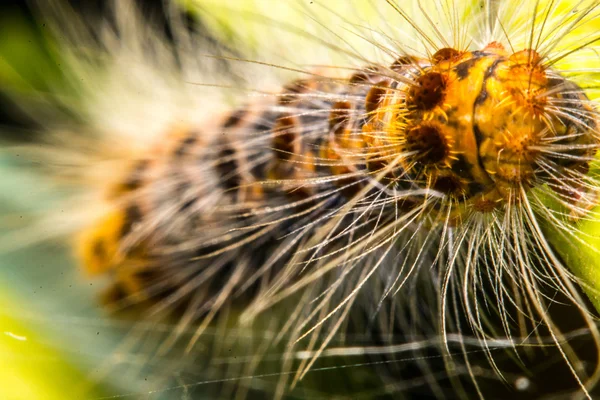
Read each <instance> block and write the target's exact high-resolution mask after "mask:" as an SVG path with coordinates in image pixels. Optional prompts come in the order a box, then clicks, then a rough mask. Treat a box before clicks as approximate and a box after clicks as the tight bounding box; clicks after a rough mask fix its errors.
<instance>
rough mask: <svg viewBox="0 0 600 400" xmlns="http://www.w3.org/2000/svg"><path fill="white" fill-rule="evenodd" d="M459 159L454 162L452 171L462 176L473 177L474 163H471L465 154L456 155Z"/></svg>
mask: <svg viewBox="0 0 600 400" xmlns="http://www.w3.org/2000/svg"><path fill="white" fill-rule="evenodd" d="M456 158H457V160H456V161H454V163H452V171H453V172H454V173H455V174H457V175H458V176H460V177H463V178H468V179H469V180H471V179H472V176H471V170H472V169H473V164H471V163H470V162H469V161H468V160H467V159H466V157H465V156H464V155H463V154H458V155H457V156H456Z"/></svg>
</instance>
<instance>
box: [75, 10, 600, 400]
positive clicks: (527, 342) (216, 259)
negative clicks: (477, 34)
mask: <svg viewBox="0 0 600 400" xmlns="http://www.w3.org/2000/svg"><path fill="white" fill-rule="evenodd" d="M418 5H419V7H417V8H420V9H421V15H420V18H422V19H424V20H425V25H427V26H429V28H428V29H429V30H430V31H431V32H433V33H427V32H429V31H428V30H426V29H425V28H423V27H422V26H420V25H419V24H418V23H417V22H416V21H417V19H418V18H417V17H416V13H417V11H414V12H413V14H415V15H413V14H410V13H408V11H406V9H405V8H403V7H402V6H401V5H399V4H396V3H394V2H392V1H390V2H388V4H387V5H386V7H387V8H388V9H389V10H391V11H394V12H396V13H397V14H398V15H399V16H401V17H402V18H403V19H404V22H405V24H406V29H409V28H410V29H412V30H414V32H415V37H416V38H417V39H416V41H415V42H418V43H420V44H422V45H423V49H422V50H416V49H415V48H413V46H409V45H406V46H403V45H402V44H401V42H400V41H396V40H390V44H389V45H388V44H379V43H372V46H374V47H375V48H378V49H379V50H380V52H381V53H382V58H385V59H386V60H387V62H377V63H373V62H365V61H366V60H364V57H362V56H360V57H359V56H356V58H357V59H359V60H360V61H361V63H360V65H359V66H356V65H350V66H348V67H346V66H343V67H344V68H346V72H345V73H340V72H339V71H338V70H336V68H331V67H327V66H325V67H323V66H322V67H321V68H318V69H316V68H313V69H304V68H295V67H294V68H292V67H288V66H274V65H272V64H270V63H266V62H262V61H254V60H247V59H243V58H240V57H234V56H231V55H226V56H215V57H211V58H216V59H220V60H224V61H225V62H227V63H229V64H234V65H235V64H236V63H250V64H258V65H259V66H264V67H269V66H271V67H272V68H281V69H287V70H291V71H292V72H296V73H302V74H303V75H304V76H301V77H296V78H294V79H292V80H290V81H288V82H286V83H283V85H282V89H279V90H270V89H262V88H258V89H256V90H255V91H254V94H255V96H253V97H252V98H244V100H243V101H242V102H238V104H236V105H235V106H234V107H231V108H230V109H229V110H226V111H219V112H214V113H213V112H212V111H211V112H208V111H206V110H202V109H199V110H197V113H198V114H202V115H201V117H200V118H199V120H200V122H197V121H183V122H182V121H179V120H177V121H175V120H174V121H172V122H171V121H170V122H169V127H168V128H165V129H164V131H163V132H162V133H161V134H159V135H158V136H157V137H156V138H153V139H152V140H149V141H148V142H149V143H143V144H140V145H139V146H138V145H137V144H135V146H131V147H137V149H136V150H135V151H127V152H125V153H126V156H121V157H120V160H119V161H118V163H117V165H118V167H117V168H114V169H111V172H110V173H109V174H106V176H104V177H103V179H101V182H100V185H99V190H98V191H96V192H94V194H93V196H94V201H95V202H98V203H102V204H103V206H102V211H101V212H100V213H99V214H100V216H99V217H94V218H91V217H86V218H85V223H84V224H82V225H85V226H84V227H83V228H82V229H77V230H78V232H77V233H75V234H74V235H73V236H75V237H76V245H75V247H76V250H77V254H78V259H79V260H80V262H81V264H82V265H83V267H84V268H85V269H86V270H87V272H89V273H91V274H92V275H100V276H104V277H105V278H108V281H109V286H108V288H107V289H106V290H105V291H104V292H103V293H104V294H103V295H102V299H103V302H104V303H105V304H106V305H107V306H108V307H109V308H110V309H112V310H114V311H119V310H120V311H126V310H127V311H130V310H136V312H135V313H134V317H135V318H136V319H141V320H142V321H164V320H167V321H169V322H170V323H172V325H171V328H172V329H171V330H170V331H169V332H168V333H167V335H166V338H162V339H161V341H160V343H159V344H158V345H157V346H156V347H157V349H156V351H157V352H158V354H175V353H177V354H178V352H179V351H181V349H180V348H179V347H178V345H180V344H181V343H183V349H184V352H185V353H186V354H188V357H187V358H186V360H188V361H186V362H185V363H184V364H190V365H191V366H190V365H186V367H185V369H183V370H184V371H189V370H190V369H192V370H193V368H194V365H202V364H203V363H202V361H199V360H198V358H201V357H199V356H198V355H196V356H192V355H190V354H195V353H194V352H197V351H199V350H198V348H201V347H202V346H201V340H202V338H203V337H204V334H205V333H206V331H207V330H208V329H209V327H210V326H212V325H214V324H217V325H221V324H222V325H225V326H228V325H230V324H234V326H235V327H236V328H242V329H250V327H251V326H253V325H257V324H263V323H264V324H266V325H268V326H270V327H273V330H274V331H275V332H277V334H276V335H275V336H273V337H270V338H269V339H264V340H263V341H261V342H260V343H259V345H258V346H253V347H252V350H251V351H252V353H251V354H252V356H251V357H250V359H249V361H248V362H247V364H244V365H243V367H242V366H239V368H238V369H236V368H233V369H232V370H227V368H225V371H223V370H221V369H219V368H215V370H216V371H218V374H221V375H217V378H215V384H218V386H219V390H220V391H219V392H218V393H219V395H220V396H223V397H229V396H230V395H232V393H233V392H231V390H234V391H235V393H236V395H237V396H238V397H244V396H250V397H252V396H258V395H259V393H260V395H261V396H265V393H266V397H272V396H275V397H284V396H288V395H290V396H294V395H296V396H301V397H304V396H310V394H309V392H304V391H302V390H304V389H302V388H301V389H298V388H297V386H298V385H299V382H301V381H302V379H304V378H305V377H306V376H308V375H307V374H308V372H310V371H313V370H316V371H318V370H319V365H321V364H319V363H320V362H321V359H325V360H327V359H328V358H329V357H334V356H335V355H336V354H339V355H340V356H347V355H348V354H352V352H353V351H358V353H359V354H361V355H362V356H366V357H369V356H372V358H371V359H370V360H371V362H370V363H368V362H367V363H366V364H367V365H372V366H373V369H376V370H377V371H382V369H381V368H383V372H382V375H383V376H384V378H383V381H384V382H385V385H383V384H382V383H381V380H377V382H378V383H377V384H375V386H376V388H377V390H374V391H371V392H369V391H366V392H365V393H366V394H364V395H363V396H364V397H377V396H384V395H389V396H400V395H406V396H409V397H410V396H413V395H415V394H417V395H418V394H421V395H423V394H425V395H429V396H434V397H442V398H443V397H449V398H455V397H464V398H475V397H480V398H494V396H495V395H494V394H493V393H492V392H491V391H490V389H486V387H485V385H484V386H481V384H480V382H481V381H482V380H486V379H490V378H489V377H490V376H493V377H494V378H493V380H495V381H501V379H502V378H504V379H507V378H506V375H510V374H512V372H508V371H507V370H505V369H504V365H505V364H507V363H508V364H510V363H513V364H514V362H513V360H511V359H510V358H511V356H512V355H514V356H516V358H517V359H521V361H520V362H521V363H522V364H524V365H528V362H527V361H526V359H527V357H528V354H527V351H529V350H523V349H526V348H527V349H528V348H530V347H531V348H534V347H535V346H536V345H538V346H540V347H544V346H548V345H551V346H552V348H553V349H554V351H556V352H557V355H558V357H559V358H561V360H562V361H561V365H563V366H564V367H565V368H566V370H567V371H568V372H569V374H570V376H569V378H568V379H567V378H565V379H567V380H568V381H569V382H571V381H572V382H571V383H572V385H571V386H570V389H572V390H575V391H576V392H577V393H578V394H579V395H584V396H588V397H590V396H592V394H591V393H593V392H592V391H593V389H594V388H595V386H596V383H597V381H598V379H599V377H600V364H599V363H598V361H597V360H595V362H593V363H588V364H584V363H583V362H582V361H581V359H582V358H584V357H583V356H582V354H580V353H581V352H582V350H581V349H575V347H574V345H573V344H572V343H571V341H570V340H569V336H568V335H566V334H565V333H564V332H563V331H562V328H561V327H560V325H559V324H558V323H556V322H555V320H554V318H553V316H552V314H551V312H550V309H551V308H552V309H557V308H560V306H559V305H554V303H561V302H562V303H567V304H570V306H571V308H570V310H575V311H576V312H575V313H574V314H577V316H576V317H573V318H574V319H577V320H580V323H581V324H583V325H584V326H585V327H586V335H587V336H588V337H589V338H591V339H590V340H589V342H586V345H587V346H588V347H586V348H584V349H583V353H593V354H594V356H593V357H592V358H594V359H595V357H596V356H597V354H598V352H599V351H600V350H599V349H600V346H598V344H599V343H600V334H599V333H598V331H597V327H596V321H595V317H593V312H592V310H591V309H590V306H589V305H588V304H587V303H586V301H587V300H586V298H585V295H584V294H583V293H582V292H581V291H580V289H579V286H578V285H581V286H583V288H584V289H585V290H586V293H588V295H589V296H590V297H591V298H592V299H593V298H594V296H595V291H594V288H593V287H591V285H590V284H587V283H586V282H585V281H584V280H582V279H581V278H580V277H577V276H576V274H574V273H572V272H571V271H570V270H569V268H568V267H569V266H568V265H566V264H565V263H564V261H563V260H562V258H561V254H560V252H558V251H557V249H556V243H557V242H555V241H554V240H553V238H552V236H553V235H557V236H559V237H561V238H563V242H565V241H566V242H569V241H570V242H574V243H575V245H582V246H583V244H581V243H580V242H581V241H580V240H579V239H578V236H577V235H578V233H579V232H578V230H577V227H576V225H575V224H576V222H577V221H586V220H588V219H590V218H592V217H591V216H590V214H589V211H590V209H591V208H592V207H594V205H595V198H596V194H597V189H598V184H597V182H596V179H595V178H594V176H593V174H591V173H590V172H589V171H590V169H592V170H593V169H594V162H595V161H594V160H595V154H596V152H597V150H598V146H599V144H600V134H599V130H598V124H599V114H598V110H597V106H596V104H595V101H594V100H593V98H592V96H591V94H590V93H592V92H593V91H591V90H590V86H593V85H592V84H590V83H589V82H587V81H586V80H585V78H586V76H585V75H584V76H583V79H582V76H580V75H579V74H578V73H577V71H576V70H575V69H573V70H570V69H568V68H564V67H560V65H561V62H562V61H563V60H564V59H565V58H569V57H570V56H572V55H573V54H578V53H581V52H585V51H588V50H590V49H591V50H592V54H593V49H594V48H595V46H597V43H598V41H599V40H600V39H599V38H598V37H597V35H595V34H590V35H589V36H586V37H584V40H583V44H580V45H576V44H575V43H568V44H569V45H570V46H571V48H568V47H567V48H565V47H564V46H562V41H563V36H565V35H566V34H567V33H568V32H570V31H575V30H578V29H581V27H584V26H586V24H591V23H592V22H593V21H595V20H596V18H598V17H599V14H600V8H599V5H598V4H597V2H581V3H579V4H577V5H574V6H569V5H566V4H565V3H564V2H555V1H549V2H547V3H543V4H541V3H539V2H538V3H536V4H535V6H534V9H533V14H532V15H533V16H532V17H531V20H530V21H529V25H528V24H524V25H525V28H524V29H523V32H524V33H522V34H521V36H523V37H525V39H524V40H523V39H519V40H517V37H516V35H515V37H513V36H512V35H511V34H510V32H506V29H507V27H506V26H505V25H509V24H508V23H509V22H511V21H512V20H508V21H507V20H506V17H505V15H506V14H507V12H508V8H507V6H501V5H500V6H499V5H497V4H496V3H494V2H490V3H485V4H484V5H482V7H485V12H484V13H482V14H481V15H480V16H481V17H486V18H487V20H486V21H484V22H485V24H484V25H485V26H486V28H485V31H484V35H482V36H484V37H481V38H476V40H475V39H471V40H470V41H467V40H464V36H466V34H465V33H464V32H466V29H465V30H463V29H462V28H459V27H458V24H459V23H458V22H457V21H456V20H457V19H458V15H459V14H458V12H456V11H452V10H453V7H458V6H461V7H463V8H464V9H465V10H467V11H468V10H469V7H468V6H463V5H460V4H459V3H456V4H455V3H454V2H445V3H444V4H443V5H441V6H434V5H431V4H428V5H429V6H431V7H434V9H436V10H438V12H440V13H441V14H442V15H443V16H445V17H447V19H448V21H450V27H451V28H452V29H453V32H452V33H453V34H454V37H453V38H452V40H453V41H454V43H451V40H450V39H448V38H446V37H445V36H444V33H443V32H442V31H441V30H440V28H438V27H437V25H438V23H439V22H440V21H434V20H433V19H432V17H430V16H428V14H427V13H426V12H425V11H424V9H425V7H424V5H423V4H421V3H420V2H418ZM372 7H376V6H375V5H374V4H372ZM377 7H379V6H377ZM417 8H413V9H414V10H416V9H417ZM440 10H441V11H440ZM495 13H497V15H496V14H495ZM473 14H474V12H473ZM490 15H491V16H492V18H490V17H489V16H490ZM494 18H498V21H495V20H494ZM502 21H504V22H502ZM480 23H482V21H481V20H478V19H476V18H475V24H480ZM340 41H342V39H341V38H340ZM327 45H328V46H329V48H330V50H331V51H336V50H337V51H339V52H343V51H342V50H341V48H340V47H339V44H338V43H337V42H334V41H332V42H327ZM588 57H589V58H590V59H593V60H594V61H597V60H595V58H594V57H595V56H593V55H592V56H588ZM205 58H209V57H206V56H205ZM576 61H577V59H576ZM348 70H349V71H350V72H348ZM596 70H597V69H594V71H596ZM195 83H196V82H186V85H188V86H192V87H193V86H194V84H195ZM198 83H201V82H198ZM592 94H593V93H592ZM591 98H592V99H591ZM102 140H103V139H101V140H100V141H102ZM123 147H127V144H124V145H123ZM89 214H90V215H92V212H91V211H90V212H89ZM573 221H575V222H573ZM549 232H551V233H549ZM559 299H560V300H559ZM137 310H140V311H139V313H138V312H137ZM230 314H236V316H235V317H231V316H230ZM219 321H225V322H219ZM232 321H233V322H232ZM259 321H262V322H259ZM228 329H229V328H222V333H223V337H218V336H217V337H216V338H214V339H212V342H211V345H212V346H217V347H219V346H221V345H222V343H220V341H222V342H228V340H231V339H227V340H226V339H225V337H226V336H227V332H228ZM231 330H232V331H233V328H231ZM365 334H368V337H369V339H367V341H366V342H365V340H364V339H355V337H359V336H360V335H365ZM363 337H364V336H363ZM271 341H273V342H274V343H277V344H272V343H270V342H271ZM373 343H377V344H381V346H375V345H373ZM334 344H335V345H334ZM278 346H280V351H281V352H282V353H281V354H279V355H278V356H276V357H275V358H276V359H277V365H278V367H274V368H275V371H277V372H275V373H274V374H273V375H272V376H277V380H276V381H277V382H276V383H275V384H273V386H272V387H269V389H268V390H266V391H265V390H263V391H261V390H258V389H257V387H254V386H252V384H250V385H249V387H246V386H244V385H243V384H241V383H239V381H240V379H241V378H239V377H244V376H248V377H252V376H261V374H259V373H258V372H256V371H258V370H260V368H261V367H260V366H261V365H262V364H263V363H264V362H265V360H266V359H268V357H267V355H268V354H269V351H270V350H271V349H272V348H277V347H278ZM402 346H405V347H402ZM357 349H359V350H357ZM394 349H406V351H407V352H412V354H413V357H412V358H411V359H410V360H405V361H406V362H404V363H403V364H404V366H406V365H411V366H413V365H414V366H416V367H417V368H418V369H419V370H420V371H421V372H420V373H419V374H416V373H414V372H413V371H410V368H408V367H407V368H403V367H402V366H401V367H400V368H399V369H395V368H393V367H390V364H395V363H396V362H397V360H396V359H395V355H394V352H395V351H396V350H394ZM499 349H501V350H502V351H501V352H498V350H499ZM473 352H476V353H477V352H479V353H478V354H480V355H481V357H480V359H481V358H483V359H484V362H482V361H481V360H480V359H479V360H477V361H472V358H473V357H474V356H473V355H472V353H473ZM431 354H435V356H432V355H431ZM428 357H437V359H438V362H439V363H440V364H441V367H443V368H441V367H440V366H436V365H435V363H433V362H431V363H428V362H427V360H428ZM408 361H410V363H409V362H408ZM194 362H197V363H198V364H194ZM209 364H210V363H209ZM401 364H402V363H401ZM517 364H518V362H517ZM382 365H383V366H385V367H382ZM482 365H485V367H482ZM375 366H377V367H375ZM160 368H161V367H160V366H159V369H160ZM270 368H273V366H272V365H271V366H270ZM486 368H487V369H486ZM323 369H326V368H325V367H323ZM406 369H408V372H407V370H406ZM244 372H246V373H244ZM440 374H441V375H440ZM415 375H418V376H417V377H415ZM265 376H269V377H271V375H270V374H266V375H265ZM406 376H408V377H412V379H413V380H414V382H415V386H416V387H418V389H417V390H416V391H414V392H411V390H410V389H406V388H403V387H402V385H399V386H395V385H398V381H401V380H403V379H405V378H403V377H406ZM440 376H441V377H440ZM519 376H520V375H519ZM465 377H466V379H465ZM231 382H234V383H233V384H231V385H230V386H228V384H229V383H231ZM389 382H392V383H391V384H390V383H389ZM542 383H544V381H542ZM192 385H193V384H192ZM369 385H370V384H366V386H369ZM378 385H379V386H378ZM515 385H516V384H515ZM349 386H350V387H353V386H354V385H353V384H351V385H349ZM409 386H410V385H409ZM517 386H518V385H517ZM181 387H182V388H186V390H187V385H181ZM232 388H233V389H232ZM294 388H296V389H294ZM449 388H452V392H448V390H450V389H449ZM517 389H518V387H517ZM563 389H564V388H563ZM248 390H252V391H251V392H248ZM294 390H296V392H295V391H294ZM556 390H558V389H556ZM159 391H160V389H159ZM298 391H300V392H298ZM152 393H154V391H152ZM164 393H165V396H166V398H170V397H169V396H170V394H171V393H168V391H166V390H165V392H164ZM249 393H250V395H249ZM295 393H296V394H295ZM149 394H150V393H149ZM354 394H356V393H354ZM530 395H531V394H530V393H529V392H527V391H526V390H525V396H530ZM569 395H571V391H569ZM184 396H190V394H189V393H188V392H187V391H186V392H185V394H184ZM349 396H351V397H352V395H351V394H349Z"/></svg>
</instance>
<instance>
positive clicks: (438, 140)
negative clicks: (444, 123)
mask: <svg viewBox="0 0 600 400" xmlns="http://www.w3.org/2000/svg"><path fill="white" fill-rule="evenodd" d="M406 150H407V151H411V152H412V151H416V152H417V153H416V154H415V155H414V156H412V157H414V158H415V159H416V160H417V161H419V162H421V163H423V164H436V163H439V162H440V161H443V160H444V159H445V158H446V157H447V156H448V154H449V151H450V148H449V145H448V141H447V140H446V137H445V136H444V134H443V133H442V131H440V129H439V128H438V127H436V126H432V125H418V126H415V127H414V128H412V129H410V130H409V131H408V132H407V133H406Z"/></svg>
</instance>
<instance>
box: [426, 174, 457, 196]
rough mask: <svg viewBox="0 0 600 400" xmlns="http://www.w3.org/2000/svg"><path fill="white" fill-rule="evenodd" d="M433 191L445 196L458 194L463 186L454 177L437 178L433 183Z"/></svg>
mask: <svg viewBox="0 0 600 400" xmlns="http://www.w3.org/2000/svg"><path fill="white" fill-rule="evenodd" d="M433 189H435V190H437V191H438V192H442V193H446V194H454V195H456V194H459V193H460V192H462V191H463V185H462V183H461V181H460V179H458V178H457V177H456V176H453V175H447V176H438V177H437V178H436V179H435V181H434V182H433Z"/></svg>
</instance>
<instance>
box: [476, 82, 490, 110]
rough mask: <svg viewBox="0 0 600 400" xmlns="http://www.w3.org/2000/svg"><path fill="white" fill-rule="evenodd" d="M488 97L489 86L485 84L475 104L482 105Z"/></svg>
mask: <svg viewBox="0 0 600 400" xmlns="http://www.w3.org/2000/svg"><path fill="white" fill-rule="evenodd" d="M488 97H489V93H488V91H487V88H486V87H485V85H484V86H483V87H482V88H481V91H480V92H479V94H478V95H477V98H476V99H475V106H480V105H482V104H483V103H485V101H486V100H487V99H488Z"/></svg>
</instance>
